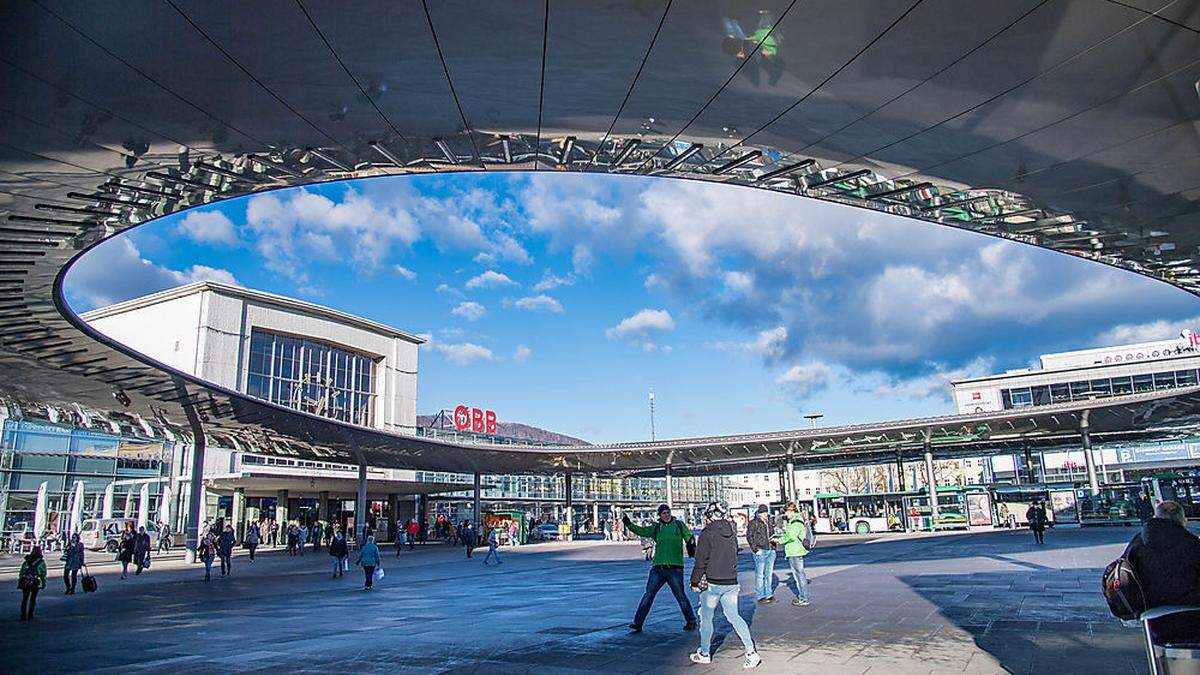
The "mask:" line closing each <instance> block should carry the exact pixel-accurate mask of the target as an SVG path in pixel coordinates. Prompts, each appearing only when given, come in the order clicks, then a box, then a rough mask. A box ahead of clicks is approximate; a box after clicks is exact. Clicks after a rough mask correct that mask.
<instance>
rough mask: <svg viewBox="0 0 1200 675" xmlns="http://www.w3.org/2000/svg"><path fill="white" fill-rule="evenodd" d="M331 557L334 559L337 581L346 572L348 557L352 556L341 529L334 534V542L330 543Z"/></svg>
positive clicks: (334, 572) (334, 573)
mask: <svg viewBox="0 0 1200 675" xmlns="http://www.w3.org/2000/svg"><path fill="white" fill-rule="evenodd" d="M329 555H330V556H331V557H332V558H333V577H334V578H335V579H336V578H337V577H340V576H342V572H343V571H345V567H346V557H347V556H349V555H350V547H348V546H347V545H346V537H345V536H344V535H343V534H342V530H341V528H338V530H337V532H334V534H333V541H331V542H329Z"/></svg>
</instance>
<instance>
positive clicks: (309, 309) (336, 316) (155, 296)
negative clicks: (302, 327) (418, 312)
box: [80, 281, 425, 344]
mask: <svg viewBox="0 0 1200 675" xmlns="http://www.w3.org/2000/svg"><path fill="white" fill-rule="evenodd" d="M203 291H213V292H216V293H220V294H222V295H227V296H233V297H239V298H245V299H247V300H253V301H255V302H260V303H263V304H269V305H275V306H276V307H281V308H284V309H290V310H295V311H298V312H302V313H304V314H310V315H314V316H319V317H322V318H326V319H330V320H333V321H337V322H340V323H344V324H348V325H351V326H355V327H358V328H362V329H365V330H369V331H372V332H375V333H380V334H382V335H386V336H388V337H397V338H400V339H402V340H407V341H409V342H412V343H413V344H421V343H423V342H425V338H422V337H418V336H416V335H413V334H412V333H405V332H404V331H401V330H397V329H395V328H392V327H391V326H388V325H385V324H382V323H378V322H376V321H371V320H370V319H364V318H362V317H359V316H354V315H353V314H347V313H346V312H341V311H338V310H336V309H332V308H329V307H323V306H321V305H317V304H313V303H311V302H305V301H303V300H297V299H295V298H289V297H286V296H282V295H275V294H274V293H267V292H265V291H257V290H253V289H250V288H243V287H242V286H235V285H233V284H225V283H221V282H218V281H194V282H192V283H190V284H184V285H182V286H176V287H175V288H168V289H167V290H165V291H159V292H158V293H151V294H150V295H143V296H141V297H139V298H133V299H132V300H126V301H124V302H118V303H116V304H113V305H109V306H107V307H101V308H99V309H94V310H92V311H90V312H85V313H83V314H81V315H80V318H81V319H83V320H84V321H89V322H90V321H93V320H95V319H100V318H104V317H107V316H114V315H117V314H122V313H124V312H128V311H130V310H133V309H138V308H140V307H147V306H149V305H153V304H156V303H159V302H166V301H168V300H174V299H176V298H182V297H185V296H188V295H191V294H193V293H201V292H203Z"/></svg>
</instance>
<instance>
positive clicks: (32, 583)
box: [17, 546, 46, 621]
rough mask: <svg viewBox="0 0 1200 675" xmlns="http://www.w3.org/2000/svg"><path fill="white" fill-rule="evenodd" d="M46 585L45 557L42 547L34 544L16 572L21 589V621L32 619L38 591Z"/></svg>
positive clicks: (18, 585)
mask: <svg viewBox="0 0 1200 675" xmlns="http://www.w3.org/2000/svg"><path fill="white" fill-rule="evenodd" d="M45 587H46V559H45V558H43V557H42V547H41V546H34V547H33V550H31V551H30V552H29V554H28V555H26V556H25V561H24V562H22V563H21V570H20V571H19V572H17V588H19V589H21V621H29V620H32V619H33V609H34V607H35V606H37V595H38V591H40V590H42V589H43V588H45Z"/></svg>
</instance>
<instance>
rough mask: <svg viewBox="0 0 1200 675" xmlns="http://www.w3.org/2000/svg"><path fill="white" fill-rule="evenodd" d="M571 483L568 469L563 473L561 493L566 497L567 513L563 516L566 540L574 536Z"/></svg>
mask: <svg viewBox="0 0 1200 675" xmlns="http://www.w3.org/2000/svg"><path fill="white" fill-rule="evenodd" d="M571 483H572V481H571V472H570V471H568V472H566V473H565V474H563V493H564V496H565V497H566V507H567V515H566V518H565V520H566V521H567V541H571V540H573V539H574V538H575V504H574V500H573V499H572V497H573V495H572V494H571V488H572V485H571Z"/></svg>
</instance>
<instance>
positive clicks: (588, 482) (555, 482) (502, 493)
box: [416, 471, 730, 505]
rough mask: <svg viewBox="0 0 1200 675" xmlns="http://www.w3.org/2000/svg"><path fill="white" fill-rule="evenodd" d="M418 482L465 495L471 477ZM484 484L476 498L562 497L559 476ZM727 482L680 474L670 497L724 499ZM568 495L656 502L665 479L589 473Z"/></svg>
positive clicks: (486, 479) (424, 477) (420, 475)
mask: <svg viewBox="0 0 1200 675" xmlns="http://www.w3.org/2000/svg"><path fill="white" fill-rule="evenodd" d="M416 473H417V480H418V481H428V482H436V483H463V484H465V487H467V488H468V491H465V492H461V493H455V495H454V496H456V497H469V496H471V495H472V494H473V493H472V492H470V485H471V484H472V481H473V480H474V479H473V478H472V477H471V476H469V475H467V474H458V473H444V472H435V471H418V472H416ZM480 482H481V483H483V485H485V486H487V487H485V489H483V490H482V491H481V492H480V497H481V498H482V499H485V500H488V501H501V502H504V501H512V502H520V501H526V500H528V501H554V502H561V501H564V500H565V499H566V491H565V485H564V484H563V477H562V476H532V475H528V476H527V475H515V476H510V475H491V474H486V475H483V476H481V477H480ZM729 485H730V479H729V477H728V476H680V477H677V478H675V479H674V482H673V496H674V498H675V500H676V501H677V502H694V503H697V504H700V503H707V502H710V501H714V500H727V495H726V490H727V488H728V487H729ZM571 498H572V499H573V500H574V501H575V503H576V504H582V503H590V502H603V503H610V504H644V505H658V504H660V503H662V502H665V501H666V500H667V489H666V480H665V479H663V478H607V477H603V476H593V475H575V476H572V477H571Z"/></svg>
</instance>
